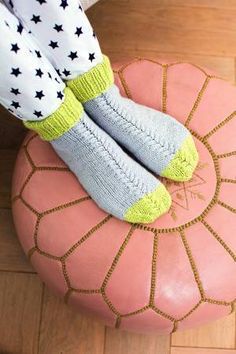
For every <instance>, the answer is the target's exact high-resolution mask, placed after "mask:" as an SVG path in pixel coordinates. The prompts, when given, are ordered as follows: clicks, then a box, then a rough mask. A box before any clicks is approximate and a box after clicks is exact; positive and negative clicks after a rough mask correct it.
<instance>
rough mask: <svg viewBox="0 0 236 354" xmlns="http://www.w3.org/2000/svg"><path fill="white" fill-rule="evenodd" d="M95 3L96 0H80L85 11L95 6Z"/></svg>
mask: <svg viewBox="0 0 236 354" xmlns="http://www.w3.org/2000/svg"><path fill="white" fill-rule="evenodd" d="M96 2H98V0H81V4H82V6H83V8H84V10H87V9H88V8H89V7H91V6H92V5H94V4H96Z"/></svg>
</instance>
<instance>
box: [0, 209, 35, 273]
mask: <svg viewBox="0 0 236 354" xmlns="http://www.w3.org/2000/svg"><path fill="white" fill-rule="evenodd" d="M0 270H5V271H11V272H13V271H15V272H34V271H33V268H32V266H31V264H30V262H29V260H28V259H27V258H26V256H25V254H24V252H23V250H22V248H21V245H20V243H19V241H18V239H17V236H16V232H15V228H14V225H13V220H12V214H11V211H10V210H5V209H0ZM0 276H1V273H0Z"/></svg>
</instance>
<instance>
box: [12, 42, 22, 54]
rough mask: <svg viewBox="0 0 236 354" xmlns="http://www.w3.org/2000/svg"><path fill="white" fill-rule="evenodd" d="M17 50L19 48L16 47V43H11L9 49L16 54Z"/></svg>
mask: <svg viewBox="0 0 236 354" xmlns="http://www.w3.org/2000/svg"><path fill="white" fill-rule="evenodd" d="M18 50H20V48H19V47H18V44H17V43H15V44H11V51H12V52H15V53H16V54H17V52H18Z"/></svg>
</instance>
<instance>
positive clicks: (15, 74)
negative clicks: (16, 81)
mask: <svg viewBox="0 0 236 354" xmlns="http://www.w3.org/2000/svg"><path fill="white" fill-rule="evenodd" d="M11 70H12V71H11V75H14V76H15V77H17V76H18V75H20V74H22V72H21V71H20V69H19V68H11Z"/></svg>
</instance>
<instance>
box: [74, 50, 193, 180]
mask: <svg viewBox="0 0 236 354" xmlns="http://www.w3.org/2000/svg"><path fill="white" fill-rule="evenodd" d="M113 82H114V79H113V73H112V69H111V67H110V63H109V60H108V58H107V57H104V60H103V62H102V63H101V64H98V65H97V66H95V67H94V68H93V69H91V70H90V71H88V72H87V73H85V74H83V75H81V76H78V77H77V78H76V79H73V80H70V81H68V83H67V84H68V86H69V87H70V88H71V89H72V91H73V92H74V94H75V95H76V97H77V98H78V100H79V101H80V102H82V103H83V105H84V108H85V111H86V112H87V113H88V114H89V115H90V117H91V118H92V119H93V120H94V121H95V122H96V123H97V124H98V125H100V126H101V127H102V128H103V129H104V130H105V131H107V132H108V133H109V134H110V135H111V136H112V137H113V138H114V139H115V140H117V141H118V142H119V143H121V144H122V145H123V146H124V147H126V148H127V149H128V150H129V151H130V152H132V153H133V155H135V156H136V158H137V159H138V160H139V161H141V162H142V163H143V164H144V165H145V166H147V167H148V168H149V169H150V170H152V171H153V172H155V173H157V174H159V175H160V176H164V177H167V178H170V179H173V180H176V181H187V180H189V179H190V178H191V177H192V174H193V171H194V169H195V167H196V165H197V163H198V153H197V150H196V147H195V144H194V141H193V138H192V136H191V134H190V132H189V131H188V130H187V129H186V128H185V127H184V126H183V125H182V124H181V123H179V122H178V121H177V120H175V119H174V118H172V117H170V116H169V115H167V114H164V113H162V112H158V111H156V110H154V109H151V108H148V107H145V106H142V105H140V104H137V103H135V102H133V101H132V100H130V99H127V98H124V97H122V96H121V95H120V92H119V89H118V88H117V87H116V86H115V85H114V84H113Z"/></svg>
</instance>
